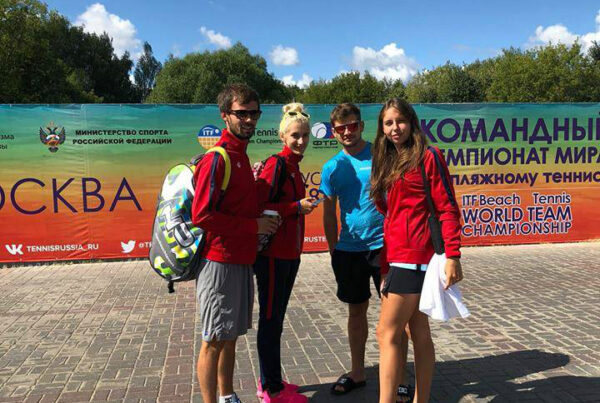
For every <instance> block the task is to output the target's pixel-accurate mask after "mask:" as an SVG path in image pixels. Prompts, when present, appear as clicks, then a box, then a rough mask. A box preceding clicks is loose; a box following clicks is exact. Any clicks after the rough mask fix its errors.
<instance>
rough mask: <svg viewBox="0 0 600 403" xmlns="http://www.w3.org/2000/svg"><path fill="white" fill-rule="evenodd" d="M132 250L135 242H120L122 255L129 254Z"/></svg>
mask: <svg viewBox="0 0 600 403" xmlns="http://www.w3.org/2000/svg"><path fill="white" fill-rule="evenodd" d="M133 248H135V241H134V240H133V239H132V240H130V241H129V242H127V243H125V242H121V249H123V253H130V252H131V251H132V250H133Z"/></svg>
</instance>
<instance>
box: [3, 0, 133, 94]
mask: <svg viewBox="0 0 600 403" xmlns="http://www.w3.org/2000/svg"><path fill="white" fill-rule="evenodd" d="M0 60H2V63H0V77H2V80H0V102H4V103H69V102H131V101H136V98H135V93H134V91H133V86H132V84H131V82H130V80H129V71H130V70H131V67H132V64H133V62H132V61H131V59H130V58H129V55H128V54H127V53H125V54H124V55H123V56H122V57H120V58H119V57H117V56H116V55H115V54H114V50H113V47H112V43H111V40H110V38H109V37H108V35H106V34H103V35H95V34H87V33H85V32H83V29H82V28H81V27H75V26H72V25H71V24H70V22H69V21H68V20H67V19H66V18H65V17H63V16H61V15H60V14H58V13H56V12H54V11H53V12H49V11H48V9H47V7H46V6H45V5H44V4H43V3H41V2H39V1H37V0H0Z"/></svg>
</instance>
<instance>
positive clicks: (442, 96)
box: [406, 62, 483, 102]
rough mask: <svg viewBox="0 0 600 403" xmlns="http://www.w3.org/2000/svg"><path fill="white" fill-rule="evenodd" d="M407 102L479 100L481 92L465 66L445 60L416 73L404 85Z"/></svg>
mask: <svg viewBox="0 0 600 403" xmlns="http://www.w3.org/2000/svg"><path fill="white" fill-rule="evenodd" d="M406 96H407V99H408V101H409V102H480V101H481V100H482V99H483V92H482V90H481V86H480V84H479V83H478V81H477V80H476V79H475V78H474V77H472V76H471V75H470V74H469V72H468V70H467V67H466V66H462V67H461V66H457V65H455V64H452V63H450V62H447V63H446V64H444V65H443V66H439V67H437V68H435V69H433V70H430V71H425V72H422V73H419V74H417V75H416V76H415V77H414V78H413V79H412V80H411V81H410V82H409V83H408V85H407V86H406Z"/></svg>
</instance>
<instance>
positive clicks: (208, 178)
mask: <svg viewBox="0 0 600 403" xmlns="http://www.w3.org/2000/svg"><path fill="white" fill-rule="evenodd" d="M216 145H217V146H221V147H223V148H225V150H226V151H227V154H229V158H230V160H231V178H230V179H229V186H228V187H227V189H226V190H225V195H224V197H223V200H222V201H221V204H220V205H219V206H218V207H217V204H218V201H219V198H220V194H221V191H220V189H221V184H222V182H223V177H224V174H225V161H224V160H223V158H222V157H221V155H220V154H218V153H211V154H209V155H207V156H206V157H205V158H202V160H200V162H199V163H198V165H197V166H196V170H195V172H194V180H195V183H196V193H195V195H194V202H193V204H192V221H193V223H194V225H196V226H198V227H201V228H202V229H204V230H205V231H208V234H207V237H206V244H205V246H204V249H203V250H202V257H205V258H207V259H210V260H213V261H216V262H222V263H232V264H252V263H254V260H256V248H257V241H258V236H257V231H258V225H257V223H256V219H257V218H258V216H259V210H258V198H257V195H256V185H255V183H254V176H253V175H252V169H251V168H250V161H249V160H248V155H247V154H246V147H247V146H248V141H244V140H240V139H238V138H237V137H235V136H234V135H233V134H231V133H229V132H228V131H227V130H225V129H224V130H223V132H222V134H221V138H220V139H219V141H218V142H217V144H216Z"/></svg>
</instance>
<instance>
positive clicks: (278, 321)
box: [254, 256, 300, 393]
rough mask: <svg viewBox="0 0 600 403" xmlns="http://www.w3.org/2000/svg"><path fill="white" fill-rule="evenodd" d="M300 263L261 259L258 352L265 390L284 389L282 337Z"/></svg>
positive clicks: (258, 269) (258, 261)
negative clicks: (286, 312) (284, 321)
mask: <svg viewBox="0 0 600 403" xmlns="http://www.w3.org/2000/svg"><path fill="white" fill-rule="evenodd" d="M299 266H300V259H291V260H289V259H275V258H272V257H265V256H258V257H257V259H256V263H254V274H256V283H257V285H258V302H259V305H260V313H259V318H258V332H257V337H256V341H257V343H256V344H257V349H258V360H259V363H260V380H261V384H262V388H263V390H268V391H269V392H271V393H276V392H279V391H280V390H282V389H283V383H282V377H281V333H282V331H283V320H284V318H285V311H286V309H287V305H288V301H289V300H290V295H291V294H292V288H293V287H294V281H295V280H296V274H297V273H298V267H299Z"/></svg>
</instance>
